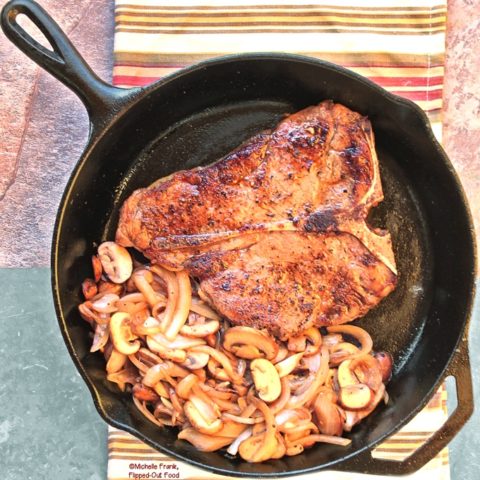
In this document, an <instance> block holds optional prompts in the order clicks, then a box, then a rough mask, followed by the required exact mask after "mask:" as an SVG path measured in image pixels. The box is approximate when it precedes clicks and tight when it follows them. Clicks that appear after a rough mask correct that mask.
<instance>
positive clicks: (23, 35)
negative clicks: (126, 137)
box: [1, 0, 143, 133]
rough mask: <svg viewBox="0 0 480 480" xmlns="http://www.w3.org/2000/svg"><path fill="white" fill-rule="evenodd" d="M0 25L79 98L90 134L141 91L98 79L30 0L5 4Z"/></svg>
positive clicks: (46, 14) (10, 38) (15, 0)
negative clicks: (29, 26) (30, 28)
mask: <svg viewBox="0 0 480 480" xmlns="http://www.w3.org/2000/svg"><path fill="white" fill-rule="evenodd" d="M19 16H25V17H27V18H28V20H30V21H31V22H32V23H33V24H34V25H35V26H36V27H37V28H38V29H39V30H40V32H41V33H42V34H43V35H44V36H45V38H46V39H47V41H48V43H49V44H50V46H51V47H52V49H51V50H50V49H48V48H46V47H44V46H43V45H42V44H41V43H39V42H38V41H37V40H35V38H33V37H32V35H30V34H29V33H28V32H27V31H26V30H25V29H24V28H23V27H22V26H21V25H20V24H19V23H18V21H17V18H18V17H19ZM22 23H24V22H22ZM1 26H2V30H3V32H4V33H5V35H6V36H7V38H8V39H9V40H10V41H11V42H12V43H13V44H15V45H16V46H17V47H18V48H19V49H20V50H22V52H23V53H25V54H26V55H27V56H28V57H30V59H32V60H33V61H34V62H35V63H37V64H38V65H39V66H40V67H42V68H43V69H45V70H46V71H47V72H49V73H50V74H51V75H53V76H54V77H55V78H57V79H58V80H60V81H61V82H62V83H63V84H64V85H66V86H67V87H68V88H70V89H71V90H72V91H73V92H74V93H75V94H76V95H77V96H78V97H79V98H80V100H81V101H82V103H83V104H84V105H85V107H86V109H87V111H88V114H89V117H90V122H91V124H92V128H91V133H92V132H93V131H95V130H99V129H100V127H102V126H105V125H106V124H108V120H110V119H111V118H112V117H114V116H115V114H116V113H117V112H118V111H119V110H120V109H121V108H122V107H124V106H126V105H127V104H129V103H130V102H131V101H132V100H133V99H134V98H135V97H136V96H138V94H139V93H141V92H143V89H141V88H133V89H121V88H117V87H114V86H112V85H109V84H108V83H106V82H104V81H103V80H102V79H100V78H99V77H98V76H97V75H96V74H95V73H94V72H93V71H92V69H91V68H90V67H89V66H88V65H87V63H86V62H85V60H84V59H83V57H82V56H81V55H80V53H79V52H78V51H77V49H76V48H75V47H74V46H73V44H72V43H71V42H70V40H69V39H68V37H67V36H66V35H65V33H64V32H63V30H62V29H61V28H60V27H59V26H58V24H57V23H56V22H55V21H54V20H53V19H52V17H50V15H49V14H48V13H47V12H46V11H45V10H44V9H43V8H42V7H41V6H40V5H39V4H38V3H36V2H34V1H33V0H11V1H10V2H8V3H6V4H5V5H4V7H3V9H2V13H1Z"/></svg>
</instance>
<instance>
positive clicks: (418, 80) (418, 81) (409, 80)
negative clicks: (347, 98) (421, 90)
mask: <svg viewBox="0 0 480 480" xmlns="http://www.w3.org/2000/svg"><path fill="white" fill-rule="evenodd" d="M368 78H369V79H370V80H373V81H374V82H376V83H378V84H380V85H383V86H386V87H399V86H402V87H409V86H412V87H428V86H434V85H442V84H443V76H437V77H368Z"/></svg>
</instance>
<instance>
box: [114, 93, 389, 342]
mask: <svg viewBox="0 0 480 480" xmlns="http://www.w3.org/2000/svg"><path fill="white" fill-rule="evenodd" d="M382 199H383V193H382V188H381V182H380V176H379V171H378V160H377V158H376V155H375V148H374V140H373V134H372V131H371V126H370V123H369V121H368V120H367V119H366V118H364V117H362V116H360V115H359V114H357V113H355V112H352V111H351V110H349V109H348V108H346V107H344V106H342V105H339V104H334V103H332V102H330V101H326V102H322V103H321V104H319V105H317V106H313V107H309V108H306V109H304V110H302V111H300V112H297V113H295V114H293V115H290V116H289V117H287V118H285V119H284V120H283V121H282V122H280V124H279V125H278V126H277V127H276V129H275V130H273V131H272V132H264V133H261V134H259V135H257V136H255V137H253V138H252V139H250V140H249V141H247V142H245V143H244V144H243V145H241V146H240V147H239V148H237V149H236V150H235V151H233V152H231V153H230V154H228V155H226V156H225V157H224V158H222V159H220V160H219V161H217V162H216V163H214V164H212V165H209V166H207V167H200V168H195V169H192V170H188V171H180V172H177V173H175V174H173V175H171V176H170V177H167V178H166V179H161V180H159V181H157V182H155V183H154V184H153V185H151V186H150V187H148V188H145V189H140V190H137V191H135V192H134V193H133V194H132V195H131V196H130V197H129V198H128V199H127V201H126V202H125V203H124V205H123V207H122V211H121V216H120V222H119V226H118V230H117V238H116V240H117V241H118V242H119V243H121V244H122V245H125V246H134V247H135V248H137V249H138V250H140V251H142V252H143V253H144V254H145V255H146V256H147V257H148V258H150V259H151V260H152V262H154V263H160V264H163V265H166V266H170V267H175V268H178V267H184V268H186V269H187V270H188V271H189V273H190V274H191V275H193V276H195V277H198V279H199V280H200V282H201V283H200V286H201V290H202V292H203V293H204V294H205V296H206V297H207V298H208V299H209V301H210V303H211V304H212V305H213V306H214V307H215V308H216V309H217V310H218V311H219V312H220V313H222V314H223V315H225V316H226V317H228V318H229V319H230V320H231V321H232V322H233V323H236V324H242V325H250V326H255V327H257V328H268V329H269V330H270V331H272V332H273V333H275V334H276V335H278V336H279V337H281V338H287V337H288V336H291V335H295V334H297V333H298V332H299V331H301V330H303V329H305V328H308V327H309V326H311V325H330V324H338V323H344V322H348V321H351V320H353V319H355V318H357V317H359V316H361V315H364V314H365V313H366V312H367V311H368V310H369V309H370V308H372V307H373V306H375V305H376V304H378V302H379V301H380V300H381V299H382V298H383V297H385V296H386V295H388V293H390V292H391V291H392V290H393V289H394V288H395V284H396V267H395V260H394V256H393V251H392V247H391V241H390V236H389V234H388V233H387V232H384V231H375V232H374V231H372V230H371V229H370V228H369V227H368V226H367V225H366V222H365V219H366V217H367V215H368V212H369V210H370V208H371V207H372V206H374V205H376V204H377V203H379V202H380V201H381V200H382Z"/></svg>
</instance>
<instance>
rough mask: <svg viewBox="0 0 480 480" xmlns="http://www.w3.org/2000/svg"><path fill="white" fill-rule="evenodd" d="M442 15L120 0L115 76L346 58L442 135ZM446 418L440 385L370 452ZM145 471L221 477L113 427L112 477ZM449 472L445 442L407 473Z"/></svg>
mask: <svg viewBox="0 0 480 480" xmlns="http://www.w3.org/2000/svg"><path fill="white" fill-rule="evenodd" d="M445 23H446V0H344V1H342V0H308V1H306V2H305V3H303V2H295V1H293V0H116V1H115V42H114V70H113V81H114V84H115V85H117V86H122V87H132V86H143V85H147V84H149V83H151V82H153V81H155V80H158V79H159V78H161V77H163V76H165V75H168V74H169V73H172V72H174V71H176V70H178V69H179V68H182V67H185V66H187V65H190V64H192V63H196V62H198V61H200V60H204V59H206V58H210V57H214V56H218V55H225V54H230V53H238V52H256V51H268V52H290V53H299V54H302V55H308V56H311V57H316V58H321V59H323V60H328V61H332V62H334V63H337V64H340V65H343V66H345V67H348V68H350V69H351V70H354V71H355V72H357V73H359V74H361V75H364V76H366V77H368V78H370V79H371V80H373V81H374V82H377V83H378V84H380V85H382V86H383V87H384V88H386V89H387V90H389V91H391V92H393V93H396V94H397V95H401V96H404V97H406V98H409V99H411V100H413V101H414V102H416V103H417V104H418V105H419V106H420V107H421V108H423V109H424V110H425V112H426V113H427V115H428V116H429V118H430V121H431V123H432V128H433V130H434V132H435V134H436V135H437V138H438V139H439V140H440V139H441V110H442V91H443V75H444V45H445ZM319 100H320V99H319ZM446 418H447V409H446V390H445V388H444V387H442V388H441V389H440V390H439V391H438V392H437V394H436V395H435V396H434V397H433V398H432V400H431V401H430V403H429V404H428V406H427V407H426V408H425V409H424V410H423V411H422V412H421V413H420V414H418V415H417V416H416V417H415V418H414V419H413V420H412V421H411V422H410V423H409V424H408V425H407V426H405V427H404V428H403V429H402V430H401V431H400V432H399V433H397V434H396V435H394V436H392V437H391V438H390V439H389V440H387V441H386V442H384V443H383V444H381V445H380V446H379V447H377V448H376V449H375V450H374V452H373V455H374V456H376V457H379V458H389V459H397V460H401V459H403V458H406V457H408V455H410V453H411V452H413V451H415V450H416V448H418V446H420V445H421V444H422V443H423V442H424V441H425V440H426V439H428V438H429V437H430V435H432V433H433V432H434V431H435V430H436V429H438V428H439V427H440V426H441V425H442V423H443V422H444V421H445V419H446ZM139 465H141V466H143V467H144V466H145V465H152V469H144V468H137V467H138V466H139ZM146 472H156V473H157V474H158V473H162V472H163V473H167V472H169V473H172V474H175V473H179V476H177V477H176V478H180V479H189V480H193V479H205V480H207V479H208V480H210V479H215V478H218V479H221V478H222V477H220V476H217V475H213V474H211V473H208V472H205V471H202V470H199V469H198V468H195V467H192V466H190V465H187V464H185V463H182V462H178V461H175V460H172V459H170V458H168V457H166V456H165V455H163V454H160V453H158V452H156V451H154V450H152V449H151V448H150V447H148V446H147V445H145V444H143V443H142V442H140V441H139V440H137V439H135V438H134V437H132V436H131V435H129V434H128V433H125V432H122V431H120V430H117V429H113V428H109V461H108V479H109V480H121V479H122V480H123V479H128V478H135V476H136V475H137V476H138V475H139V474H145V473H146ZM166 477H167V476H166V475H162V478H166ZM363 477H367V476H366V475H359V474H348V473H338V472H335V473H333V472H325V473H320V474H318V473H316V474H312V475H305V476H302V477H301V478H302V479H305V480H310V479H312V480H313V479H314V478H315V479H322V478H325V479H328V480H347V479H360V478H363ZM449 477H450V473H449V468H448V451H447V449H445V450H444V451H442V452H441V453H440V454H439V455H438V456H437V457H436V458H435V459H433V460H432V461H431V462H430V463H429V464H427V465H426V466H425V467H424V468H422V469H421V470H420V471H418V472H417V473H415V474H413V475H410V476H407V477H402V478H413V479H424V478H425V479H427V478H428V479H429V480H430V479H431V478H435V479H436V480H437V479H438V480H447V479H449ZM153 478H154V477H153ZM159 478H160V477H159ZM172 478H175V477H172ZM223 478H227V477H223ZM374 478H381V477H374ZM388 478H392V477H388Z"/></svg>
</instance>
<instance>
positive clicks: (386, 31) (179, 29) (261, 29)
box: [115, 25, 443, 36]
mask: <svg viewBox="0 0 480 480" xmlns="http://www.w3.org/2000/svg"><path fill="white" fill-rule="evenodd" d="M441 31H443V27H438V28H428V29H422V30H419V29H416V30H412V29H403V30H399V29H395V30H393V29H391V28H372V27H368V26H365V27H357V28H353V27H348V28H347V27H343V26H336V27H335V28H330V27H324V28H322V27H321V26H318V27H316V28H308V27H298V28H292V27H291V26H289V25H286V26H285V27H284V28H267V27H266V26H262V25H259V26H258V28H246V27H242V28H240V27H239V28H237V29H233V28H216V27H212V26H206V27H205V28H204V29H198V28H196V29H195V28H187V26H184V25H176V26H175V27H171V28H156V27H155V28H153V27H152V28H137V27H135V26H132V27H126V26H123V27H122V26H116V27H115V32H130V33H148V34H158V33H168V34H176V35H178V34H181V35H185V34H203V33H209V34H212V33H213V34H229V33H257V34H258V33H260V34H265V33H340V32H344V33H372V32H373V33H378V34H380V35H411V34H412V33H413V32H415V35H416V36H418V35H428V36H430V35H431V34H432V33H434V32H441Z"/></svg>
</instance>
